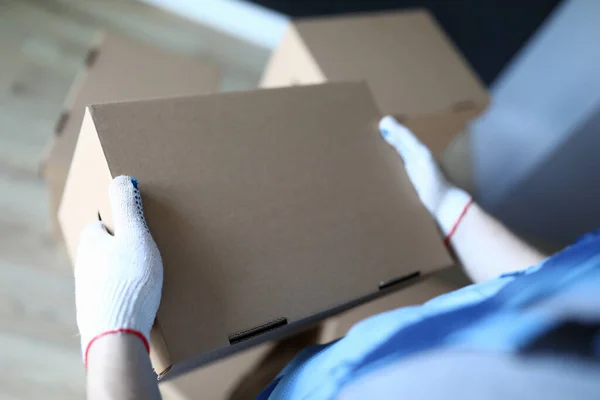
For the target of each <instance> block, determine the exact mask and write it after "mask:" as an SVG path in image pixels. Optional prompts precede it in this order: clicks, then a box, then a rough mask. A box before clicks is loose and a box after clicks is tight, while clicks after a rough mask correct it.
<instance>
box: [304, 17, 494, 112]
mask: <svg viewBox="0 0 600 400" xmlns="http://www.w3.org/2000/svg"><path fill="white" fill-rule="evenodd" d="M295 25H296V29H297V30H298V32H299V35H300V37H301V39H302V41H303V42H304V44H305V45H306V47H307V48H308V49H309V51H310V53H311V54H312V57H313V58H314V60H315V61H316V63H317V64H318V66H319V68H320V70H321V71H322V72H323V73H324V74H325V76H326V78H327V80H329V81H348V80H359V79H365V80H367V81H368V83H369V85H370V87H371V90H372V91H373V95H374V97H375V99H376V101H377V104H378V106H379V107H380V109H381V111H382V112H383V113H384V114H397V113H402V114H405V115H414V114H425V113H431V112H436V111H439V110H444V109H448V108H450V107H452V106H453V105H454V104H455V103H457V102H462V101H470V102H472V103H480V104H487V103H488V101H489V100H488V95H487V92H486V89H485V87H484V85H483V84H482V82H481V81H480V79H479V78H478V77H477V75H476V74H475V73H474V71H473V70H472V69H471V68H470V66H469V65H468V64H467V62H466V60H465V59H464V58H463V57H462V56H461V55H460V53H459V52H458V50H457V49H456V48H455V46H454V45H453V44H452V42H451V41H450V39H449V38H448V37H447V36H446V34H445V33H444V31H443V30H442V28H441V27H440V26H439V25H438V24H437V23H436V21H435V19H434V18H433V17H432V16H431V14H430V13H429V12H427V11H425V10H411V11H401V12H385V13H374V14H362V15H354V16H341V17H333V18H332V17H327V18H315V19H308V20H299V21H297V22H296V23H295Z"/></svg>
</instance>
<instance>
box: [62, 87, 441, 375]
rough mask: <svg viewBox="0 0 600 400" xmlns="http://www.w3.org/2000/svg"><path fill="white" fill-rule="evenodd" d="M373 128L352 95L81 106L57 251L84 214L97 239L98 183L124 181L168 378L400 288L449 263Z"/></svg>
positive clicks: (367, 109)
mask: <svg viewBox="0 0 600 400" xmlns="http://www.w3.org/2000/svg"><path fill="white" fill-rule="evenodd" d="M380 117H381V115H380V113H379V111H378V110H377V107H376V105H375V102H374V101H373V98H372V95H371V94H370V91H369V89H368V87H367V85H366V84H365V83H360V82H356V83H336V84H324V85H317V86H305V87H294V88H283V89H272V90H257V91H250V92H240V93H224V94H217V95H209V96H192V97H181V98H172V99H160V100H148V101H137V102H125V103H114V104H103V105H94V106H90V107H88V109H87V111H86V115H85V118H84V121H83V125H82V129H81V134H80V137H79V141H78V143H77V147H76V149H75V155H74V157H73V163H72V165H71V169H70V172H69V177H68V179H67V184H66V187H65V193H64V196H63V200H62V204H61V207H60V211H59V220H60V223H61V227H62V230H63V233H64V235H65V239H66V244H67V248H68V250H69V253H70V255H71V257H73V255H74V253H75V249H76V248H77V242H78V238H79V233H80V231H81V229H82V228H83V227H84V225H85V224H86V223H88V222H90V221H95V220H97V218H98V212H100V214H101V216H102V219H103V221H105V222H106V223H107V225H108V226H109V227H111V220H110V215H111V213H110V209H109V206H108V203H109V202H108V197H107V189H108V183H109V182H110V180H111V178H112V177H115V176H118V175H124V174H126V175H131V176H135V177H136V178H138V181H139V184H140V190H141V192H142V198H143V201H144V209H145V213H146V217H147V221H148V226H149V228H150V231H151V232H152V235H153V237H154V239H155V240H156V243H157V244H158V247H159V249H160V251H161V254H162V257H163V262H164V287H163V297H162V301H161V305H160V309H159V311H158V316H157V322H158V324H160V332H159V333H160V334H161V335H162V340H161V341H160V342H161V343H162V345H161V346H160V348H158V352H157V351H155V350H156V349H153V352H154V357H153V363H154V366H155V368H156V369H157V371H163V369H164V368H166V367H168V365H169V364H170V363H171V362H172V363H174V364H175V366H174V368H173V370H172V373H170V374H169V375H170V376H173V375H177V374H179V373H181V372H183V371H186V370H189V369H190V368H193V367H196V366H198V365H200V364H201V363H203V362H206V361H208V360H210V359H214V358H216V357H219V356H222V355H225V354H229V353H232V352H235V351H237V350H239V349H242V348H244V346H250V345H252V344H257V343H260V342H263V341H265V340H269V339H273V338H276V337H279V336H281V335H283V334H284V333H287V332H289V331H291V330H293V329H298V328H301V327H302V326H304V325H305V324H308V323H312V322H314V321H315V320H320V319H323V318H325V317H327V316H329V314H331V313H333V312H338V311H341V310H343V309H345V308H349V307H351V306H353V305H355V304H358V303H360V302H362V301H365V300H367V299H369V298H372V297H376V296H378V295H380V294H381V293H384V292H386V291H387V290H393V289H395V288H398V287H402V286H403V285H407V284H410V283H411V281H409V280H408V278H411V277H416V276H417V275H419V274H420V275H421V276H425V275H427V274H429V273H431V272H433V271H436V270H439V269H441V268H444V267H446V266H448V265H451V264H452V261H451V259H450V257H449V255H448V253H447V252H446V249H445V247H444V246H443V244H442V241H441V238H440V235H439V233H438V231H437V227H436V225H435V223H434V221H433V220H432V218H431V217H430V215H429V214H428V212H427V211H426V210H425V208H424V207H423V206H422V204H421V202H420V201H419V199H418V197H417V194H416V193H415V191H414V189H413V187H412V184H411V183H410V181H409V179H408V177H407V175H406V172H405V170H404V168H403V164H402V161H401V160H400V158H399V157H398V156H397V154H396V153H395V151H394V150H393V149H392V148H391V147H390V146H389V145H387V143H386V142H385V141H384V140H383V139H382V137H381V135H380V134H379V133H378V131H377V124H378V121H379V119H380ZM116 234H117V235H118V232H116ZM395 283H398V285H395ZM380 289H382V290H380ZM286 325H287V326H286ZM268 330H271V332H269V333H267V334H262V333H263V332H265V331H268ZM159 336H160V335H159ZM254 336H255V337H254ZM251 337H252V338H251ZM245 339H247V340H245ZM156 343H159V342H157V341H155V340H154V339H153V340H152V345H153V346H155V344H156ZM160 354H162V356H159V355H160Z"/></svg>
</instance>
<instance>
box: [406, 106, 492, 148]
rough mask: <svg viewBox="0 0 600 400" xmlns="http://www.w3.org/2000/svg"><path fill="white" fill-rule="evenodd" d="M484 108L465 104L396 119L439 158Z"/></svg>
mask: <svg viewBox="0 0 600 400" xmlns="http://www.w3.org/2000/svg"><path fill="white" fill-rule="evenodd" d="M482 110H483V108H482V107H481V106H480V105H477V104H464V105H462V106H461V107H457V108H454V109H448V110H444V111H440V112H435V113H429V114H424V115H417V116H412V117H407V116H405V115H399V116H396V119H397V120H398V121H399V122H401V123H402V124H403V125H404V126H406V127H407V128H408V129H410V130H411V131H412V132H413V133H414V134H415V136H417V137H418V138H419V139H420V140H421V141H422V142H423V144H425V145H426V146H427V147H428V148H429V150H431V152H432V153H433V155H434V156H435V157H436V158H437V159H442V158H443V157H442V156H444V152H445V151H446V150H448V146H449V145H450V144H451V143H452V142H453V141H454V140H455V139H456V137H457V136H458V135H459V134H460V133H462V132H463V131H464V130H465V128H466V127H467V125H468V123H469V122H470V121H471V120H472V119H473V118H475V117H476V116H477V115H478V114H479V113H480V112H481V111H482Z"/></svg>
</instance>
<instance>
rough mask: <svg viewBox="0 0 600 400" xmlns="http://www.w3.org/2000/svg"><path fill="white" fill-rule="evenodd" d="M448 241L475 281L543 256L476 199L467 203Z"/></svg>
mask: <svg viewBox="0 0 600 400" xmlns="http://www.w3.org/2000/svg"><path fill="white" fill-rule="evenodd" d="M450 245H451V246H452V248H453V250H454V251H455V253H456V256H457V257H458V259H459V261H460V262H461V264H462V265H463V267H464V269H465V272H466V273H467V275H468V276H469V277H470V278H471V279H472V280H473V281H474V282H482V281H485V280H488V279H491V278H495V277H497V276H499V275H501V274H505V273H508V272H514V271H519V270H522V269H525V268H527V267H530V266H532V265H535V264H537V263H539V262H540V261H542V260H543V259H545V258H546V256H545V255H543V254H542V253H540V252H539V251H537V250H536V249H534V248H533V247H531V246H529V245H528V244H527V243H525V242H524V241H523V240H521V239H519V238H518V237H516V236H515V235H514V234H513V233H512V232H511V231H509V230H508V229H507V228H506V227H505V226H504V225H503V224H502V223H500V222H499V221H497V220H496V219H495V218H493V217H492V216H491V215H489V214H487V213H486V212H485V211H484V210H483V209H481V207H479V206H478V205H477V204H476V203H472V204H471V205H470V206H469V207H468V209H467V211H466V213H465V214H464V216H463V218H462V220H461V221H460V223H459V224H458V226H457V227H456V230H455V231H454V233H453V235H452V237H451V239H450Z"/></svg>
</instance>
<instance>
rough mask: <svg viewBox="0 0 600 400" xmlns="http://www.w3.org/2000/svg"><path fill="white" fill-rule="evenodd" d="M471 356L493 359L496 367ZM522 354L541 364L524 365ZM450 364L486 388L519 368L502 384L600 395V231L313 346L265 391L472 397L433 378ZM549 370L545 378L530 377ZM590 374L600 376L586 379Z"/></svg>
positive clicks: (298, 395)
mask: <svg viewBox="0 0 600 400" xmlns="http://www.w3.org/2000/svg"><path fill="white" fill-rule="evenodd" d="M472 357H476V358H477V357H483V358H485V366H486V368H487V369H489V370H488V371H487V372H486V371H485V369H486V368H482V367H479V368H478V367H477V366H478V365H481V364H480V363H479V362H477V363H476V362H474V361H473V360H472ZM449 360H451V361H449ZM469 360H470V361H469ZM515 360H517V361H519V362H521V363H517V364H514V363H515ZM540 360H544V361H543V362H540ZM524 361H527V362H532V363H533V364H527V365H528V367H527V368H524V367H523V364H522V362H524ZM415 363H417V364H418V365H416V364H415ZM536 363H537V364H536ZM517 365H518V366H517ZM531 365H536V367H532V366H531ZM407 366H411V368H407ZM443 366H445V368H447V371H448V374H447V375H448V376H450V375H451V374H450V371H451V372H453V373H457V372H460V371H461V370H463V371H465V373H466V371H470V372H469V374H470V375H471V376H475V377H477V376H478V375H482V376H481V377H479V378H474V380H472V381H471V382H477V384H478V385H480V386H481V387H482V388H483V389H482V390H484V392H485V388H486V387H487V388H489V387H490V386H489V385H490V384H492V382H488V383H486V381H487V380H491V379H492V375H493V376H496V377H497V376H504V377H509V376H511V377H512V378H510V379H511V380H510V382H505V385H504V386H501V388H502V389H505V390H511V389H514V390H515V391H516V393H526V396H529V397H531V396H534V397H539V398H560V397H556V396H557V395H560V394H561V393H563V392H562V391H561V390H565V392H564V393H571V394H574V393H577V394H578V395H579V397H578V398H584V397H585V395H586V394H589V395H591V397H590V398H598V399H600V375H594V373H590V371H595V372H598V373H600V231H598V232H595V233H592V234H589V235H586V236H584V237H583V238H581V239H580V240H579V241H578V242H577V243H575V244H574V245H572V246H570V247H568V248H566V249H565V250H563V251H562V252H560V253H558V254H556V255H554V256H552V257H550V258H548V259H546V260H544V261H543V262H542V263H540V264H539V265H536V266H533V267H531V268H529V269H527V270H524V271H519V272H515V273H510V274H506V275H502V276H500V277H498V278H496V279H493V280H490V281H487V282H483V283H479V284H474V285H471V286H467V287H465V288H463V289H461V290H458V291H455V292H452V293H448V294H446V295H443V296H439V297H437V298H435V299H433V300H430V301H429V302H427V303H425V304H423V305H420V306H414V307H405V308H401V309H398V310H394V311H390V312H386V313H383V314H379V315H376V316H373V317H371V318H368V319H366V320H364V321H362V322H360V323H359V324H357V325H355V326H354V327H353V328H352V329H351V330H350V331H349V332H348V334H347V335H346V336H345V337H344V338H342V339H340V340H338V341H336V342H334V343H332V344H328V345H322V346H313V347H310V348H307V349H305V350H303V351H302V352H301V353H300V354H298V356H297V357H296V358H295V359H294V360H293V361H292V362H291V363H290V364H289V365H288V366H287V367H286V368H285V369H284V370H283V371H282V372H281V373H280V374H279V376H278V377H277V378H276V379H275V380H274V381H273V382H272V383H271V384H270V385H269V386H268V387H267V388H266V389H265V391H264V392H263V393H262V394H261V395H260V396H259V399H333V398H336V397H337V396H338V395H339V394H340V393H342V392H343V393H347V392H349V391H350V392H352V391H353V389H356V390H354V392H355V393H359V392H360V390H368V393H370V396H371V397H373V398H385V397H390V398H397V396H401V395H402V394H407V393H408V394H410V395H411V396H413V395H417V392H418V396H419V397H423V396H427V397H428V398H434V397H436V395H439V396H442V397H448V398H455V397H462V398H468V397H469V396H468V395H466V394H465V392H464V391H463V392H460V393H458V392H456V391H454V392H448V390H449V389H448V388H449V387H451V386H452V385H449V384H448V383H446V384H445V385H444V384H442V385H439V384H436V383H439V382H440V381H441V380H442V379H441V378H439V379H437V380H436V382H431V381H430V379H431V373H432V371H437V370H439V369H440V368H442V371H443ZM450 366H453V367H452V368H450ZM519 368H523V370H522V371H520V373H514V372H515V371H518V370H519ZM590 368H591V370H590ZM542 370H543V371H544V374H542V376H543V377H545V379H542V380H540V379H537V380H535V379H533V378H530V377H529V376H530V374H531V373H534V374H535V373H537V374H538V375H540V373H541V371H542ZM511 371H512V372H511ZM573 371H578V372H577V373H574V372H573ZM582 371H583V372H582ZM511 373H512V375H511ZM538 375H535V376H538ZM440 376H441V377H443V376H445V375H444V374H443V373H442V374H441V375H440ZM461 376H464V375H461ZM589 376H596V378H597V379H594V380H593V382H592V381H591V380H589V379H588V380H585V379H586V378H585V377H589ZM506 379H509V378H506ZM569 379H571V380H569ZM582 379H583V381H582ZM369 382H376V385H375V384H371V385H369ZM402 382H404V383H402ZM540 382H546V383H545V384H540ZM359 383H360V384H359ZM496 383H497V382H496ZM586 383H590V385H591V386H590V385H586ZM475 386H477V385H469V389H471V387H475ZM412 387H414V388H413V389H410V391H409V392H406V390H407V389H406V388H412ZM365 388H368V389H365ZM455 389H459V390H466V389H467V388H466V387H464V385H463V386H461V387H455ZM436 390H437V391H436ZM531 390H535V395H534V394H532V392H531ZM544 390H546V391H547V392H544ZM577 390H579V392H577ZM581 390H584V391H585V393H580V391H581ZM415 391H416V392H415ZM423 391H425V392H423ZM471 394H473V393H471ZM487 395H489V393H487V394H486V397H488V398H489V397H490V396H487ZM503 395H511V396H512V395H514V393H506V392H503ZM439 396H438V397H439ZM480 396H481V393H478V394H474V396H473V397H474V398H476V397H480ZM576 397H577V396H575V397H572V398H576ZM357 398H360V396H359V397H357ZM525 398H527V397H525Z"/></svg>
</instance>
